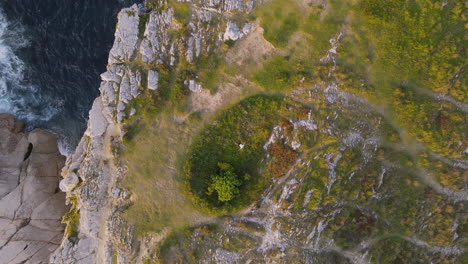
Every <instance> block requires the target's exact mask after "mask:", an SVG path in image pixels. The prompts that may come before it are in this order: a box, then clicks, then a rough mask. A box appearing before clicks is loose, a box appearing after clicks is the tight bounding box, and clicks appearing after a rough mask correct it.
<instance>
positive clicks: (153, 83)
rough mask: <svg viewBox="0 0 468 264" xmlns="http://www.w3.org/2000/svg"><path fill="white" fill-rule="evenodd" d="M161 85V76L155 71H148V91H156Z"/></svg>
mask: <svg viewBox="0 0 468 264" xmlns="http://www.w3.org/2000/svg"><path fill="white" fill-rule="evenodd" d="M158 83H159V74H158V73H157V72H155V71H151V70H150V71H148V89H150V90H156V89H158Z"/></svg>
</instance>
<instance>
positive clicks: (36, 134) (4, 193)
mask: <svg viewBox="0 0 468 264" xmlns="http://www.w3.org/2000/svg"><path fill="white" fill-rule="evenodd" d="M22 127H23V125H22V123H21V122H16V121H15V119H14V117H13V116H12V115H8V114H0V219H1V220H0V263H24V262H27V263H47V262H48V258H49V256H50V254H51V253H52V252H53V251H54V250H55V249H56V248H57V247H58V246H59V244H60V241H61V238H62V235H63V231H64V225H63V224H62V223H61V219H62V216H63V215H64V214H65V212H66V211H67V210H68V208H67V207H66V205H65V194H64V193H60V192H57V187H58V181H59V178H60V173H59V172H60V170H61V168H62V167H63V164H64V161H65V160H64V157H63V156H62V155H61V154H60V153H59V151H58V147H57V138H56V137H55V135H53V134H51V133H50V132H48V131H45V130H41V129H35V130H33V131H32V132H30V133H29V134H28V133H22V132H21V128H22Z"/></svg>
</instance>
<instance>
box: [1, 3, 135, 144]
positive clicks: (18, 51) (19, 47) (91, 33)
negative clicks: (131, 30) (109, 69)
mask: <svg viewBox="0 0 468 264" xmlns="http://www.w3.org/2000/svg"><path fill="white" fill-rule="evenodd" d="M138 2H141V1H137V0H41V1H37V0H0V112H6V113H12V114H14V115H15V116H16V117H17V118H18V119H20V120H22V121H24V122H25V123H26V124H27V130H31V129H33V128H37V127H40V128H46V129H49V130H51V131H53V132H54V133H56V134H57V135H58V136H59V138H60V149H61V151H62V153H70V152H71V151H73V149H74V148H75V147H76V145H77V143H78V142H79V139H80V138H81V136H82V134H83V132H84V130H85V128H86V122H87V118H88V112H89V110H90V108H91V105H92V102H93V101H94V99H95V98H96V97H97V96H98V95H99V91H98V88H99V84H100V77H99V75H100V74H101V73H102V72H104V71H105V68H106V64H107V57H108V53H109V50H110V48H111V47H112V43H113V41H114V31H115V25H116V22H117V13H118V12H119V11H120V9H121V8H123V7H127V6H130V5H132V4H133V3H138Z"/></svg>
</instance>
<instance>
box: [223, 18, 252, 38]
mask: <svg viewBox="0 0 468 264" xmlns="http://www.w3.org/2000/svg"><path fill="white" fill-rule="evenodd" d="M250 28H251V25H250V24H249V23H245V25H244V26H243V27H242V30H241V29H240V28H239V26H238V25H237V24H236V23H235V22H232V21H228V22H227V24H226V31H225V32H224V35H223V40H224V41H226V40H238V39H240V38H242V37H243V36H245V35H247V34H248V33H249V32H250Z"/></svg>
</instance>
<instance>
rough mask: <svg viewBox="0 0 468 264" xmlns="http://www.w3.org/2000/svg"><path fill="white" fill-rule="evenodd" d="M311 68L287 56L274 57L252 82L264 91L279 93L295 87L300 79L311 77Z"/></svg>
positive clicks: (256, 74)
mask: <svg viewBox="0 0 468 264" xmlns="http://www.w3.org/2000/svg"><path fill="white" fill-rule="evenodd" d="M312 70H313V68H312V67H311V66H310V65H308V64H307V62H305V61H300V60H297V59H293V58H291V57H289V56H286V57H283V56H275V57H273V58H271V59H270V60H268V61H266V62H265V63H264V64H263V68H262V69H261V70H260V71H258V72H257V73H255V74H254V75H253V80H254V81H255V82H257V83H258V84H260V85H261V86H263V87H264V88H265V89H266V90H270V91H274V92H281V91H286V90H288V89H291V88H292V87H294V86H295V85H297V84H298V83H299V82H300V80H301V78H302V77H306V76H307V77H312V76H313V73H312Z"/></svg>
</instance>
